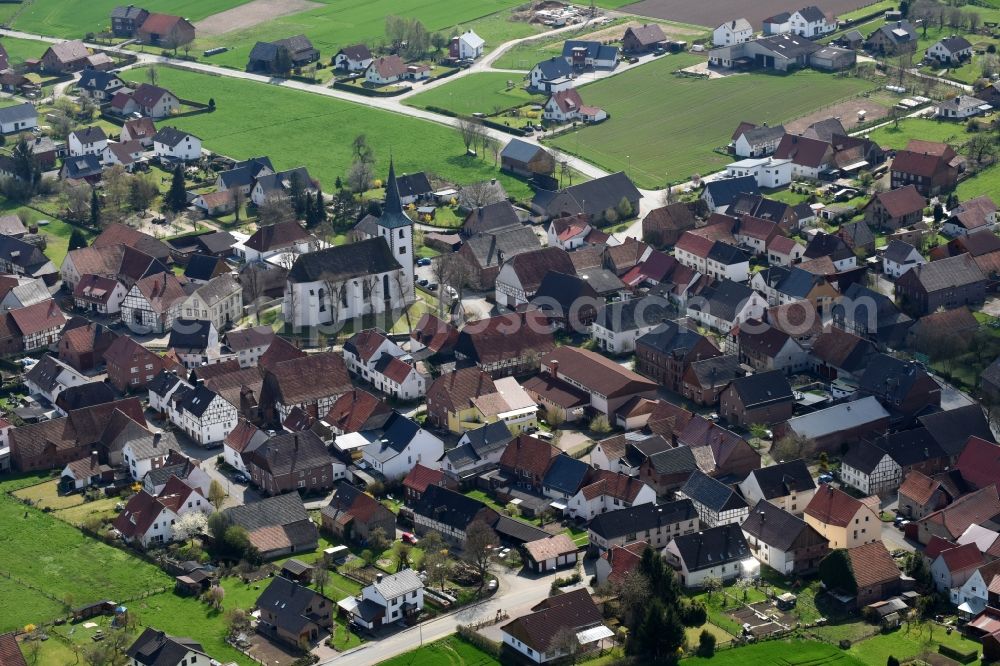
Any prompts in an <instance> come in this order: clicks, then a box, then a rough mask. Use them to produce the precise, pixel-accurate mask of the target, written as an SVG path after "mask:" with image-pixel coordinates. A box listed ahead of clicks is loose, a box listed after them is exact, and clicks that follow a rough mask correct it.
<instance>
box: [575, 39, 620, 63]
mask: <svg viewBox="0 0 1000 666" xmlns="http://www.w3.org/2000/svg"><path fill="white" fill-rule="evenodd" d="M578 48H584V49H586V50H587V57H588V58H593V59H595V60H612V59H613V58H614V57H615V55H616V54H617V53H618V47H617V46H607V45H605V44H602V43H601V42H595V41H588V40H582V39H567V40H566V41H565V42H563V50H562V54H563V58H569V57H571V56H572V55H573V50H574V49H578Z"/></svg>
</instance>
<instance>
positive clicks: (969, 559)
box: [940, 543, 983, 573]
mask: <svg viewBox="0 0 1000 666" xmlns="http://www.w3.org/2000/svg"><path fill="white" fill-rule="evenodd" d="M940 557H942V558H944V564H945V566H946V567H948V571H950V572H952V573H955V572H957V571H965V570H966V569H975V568H978V567H979V566H980V565H981V564H982V563H983V554H982V553H980V552H979V548H977V547H976V544H975V543H967V544H965V545H962V546H956V547H954V548H948V549H947V550H943V551H941V555H940Z"/></svg>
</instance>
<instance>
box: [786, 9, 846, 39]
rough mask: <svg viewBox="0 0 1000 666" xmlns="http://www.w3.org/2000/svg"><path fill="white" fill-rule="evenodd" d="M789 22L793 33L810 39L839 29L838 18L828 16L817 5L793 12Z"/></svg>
mask: <svg viewBox="0 0 1000 666" xmlns="http://www.w3.org/2000/svg"><path fill="white" fill-rule="evenodd" d="M788 23H789V26H790V28H789V29H790V31H791V32H792V33H793V34H796V35H800V36H802V37H808V38H809V39H815V38H817V37H822V36H823V35H826V34H828V33H831V32H833V31H834V30H836V29H837V20H836V19H835V18H828V17H827V15H826V14H824V13H823V11H822V10H821V9H820V8H819V7H817V6H816V5H809V6H808V7H804V8H802V9H798V10H796V11H794V12H792V13H791V16H789V19H788Z"/></svg>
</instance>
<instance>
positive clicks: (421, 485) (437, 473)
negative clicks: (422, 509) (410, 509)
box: [403, 463, 457, 504]
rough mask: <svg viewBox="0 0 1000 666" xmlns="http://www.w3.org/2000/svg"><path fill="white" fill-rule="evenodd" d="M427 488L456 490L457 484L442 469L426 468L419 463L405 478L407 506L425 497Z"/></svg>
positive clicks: (404, 491)
mask: <svg viewBox="0 0 1000 666" xmlns="http://www.w3.org/2000/svg"><path fill="white" fill-rule="evenodd" d="M427 486H441V487H443V488H452V489H454V488H455V487H457V484H456V483H455V482H454V481H453V480H452V479H451V477H448V476H445V473H444V472H443V471H441V470H440V469H434V468H431V467H425V466H424V465H421V464H419V463H418V464H416V465H414V466H413V469H411V470H410V471H409V473H408V474H407V475H406V476H405V477H404V478H403V498H404V500H403V501H405V502H406V503H407V504H409V503H412V502H415V501H417V500H418V499H420V498H421V496H423V494H424V492H425V491H426V490H427Z"/></svg>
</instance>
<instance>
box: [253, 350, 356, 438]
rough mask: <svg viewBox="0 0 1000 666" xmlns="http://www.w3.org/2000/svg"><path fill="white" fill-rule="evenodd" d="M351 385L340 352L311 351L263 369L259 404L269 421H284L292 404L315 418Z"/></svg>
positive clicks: (326, 409) (326, 410)
mask: <svg viewBox="0 0 1000 666" xmlns="http://www.w3.org/2000/svg"><path fill="white" fill-rule="evenodd" d="M352 388H353V386H352V385H351V377H350V375H349V374H348V372H347V366H346V364H345V363H344V358H343V357H342V356H341V355H340V354H337V353H335V352H320V353H318V354H310V355H308V356H302V357H300V358H294V359H291V360H287V361H282V362H280V363H275V364H274V365H273V366H271V367H269V368H267V369H266V370H265V372H264V386H263V388H262V389H261V407H262V409H263V411H264V416H265V419H267V420H269V421H278V422H281V421H284V420H285V419H286V418H288V414H289V412H291V411H292V409H293V408H295V407H298V408H299V409H302V410H303V411H305V412H306V413H307V414H309V415H310V416H312V417H313V418H318V417H319V416H320V415H321V414H325V413H327V412H328V411H329V410H330V407H331V406H332V405H333V403H334V401H335V400H336V399H337V398H339V397H340V396H342V395H343V394H345V393H347V392H348V391H350V390H352Z"/></svg>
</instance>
